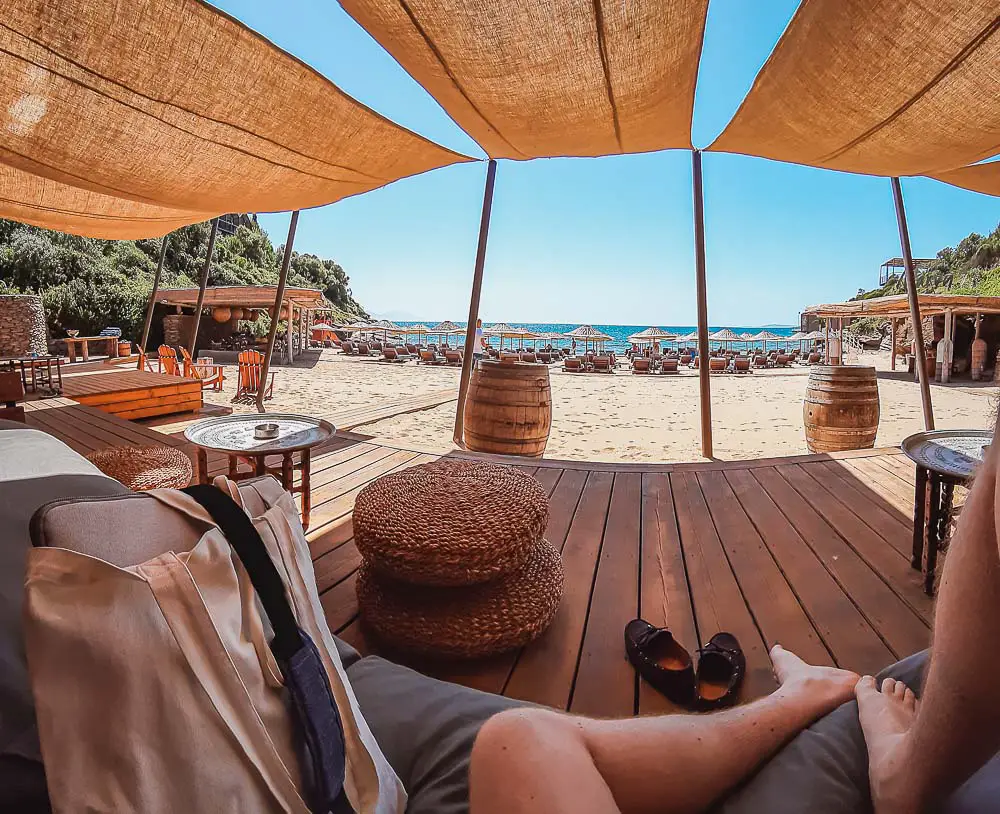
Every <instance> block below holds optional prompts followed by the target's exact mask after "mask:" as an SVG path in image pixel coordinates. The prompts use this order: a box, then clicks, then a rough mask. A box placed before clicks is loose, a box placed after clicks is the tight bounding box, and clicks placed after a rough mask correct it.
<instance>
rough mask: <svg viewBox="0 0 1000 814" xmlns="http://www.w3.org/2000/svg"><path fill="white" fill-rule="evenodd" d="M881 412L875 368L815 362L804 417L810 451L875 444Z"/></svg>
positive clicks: (804, 403)
mask: <svg viewBox="0 0 1000 814" xmlns="http://www.w3.org/2000/svg"><path fill="white" fill-rule="evenodd" d="M878 416H879V405H878V381H877V380H876V378H875V368H873V367H863V366H861V365H815V366H814V367H813V368H812V370H811V371H810V372H809V383H808V385H807V386H806V397H805V400H804V401H803V402H802V419H803V421H804V422H805V425H806V445H807V446H808V447H809V451H810V452H839V451H841V450H845V449H865V448H870V447H873V446H875V433H876V432H878Z"/></svg>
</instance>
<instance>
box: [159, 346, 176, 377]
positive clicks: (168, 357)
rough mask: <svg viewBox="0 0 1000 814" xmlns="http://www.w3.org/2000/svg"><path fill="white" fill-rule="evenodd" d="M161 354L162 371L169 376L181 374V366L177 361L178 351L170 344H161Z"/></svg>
mask: <svg viewBox="0 0 1000 814" xmlns="http://www.w3.org/2000/svg"><path fill="white" fill-rule="evenodd" d="M158 354H159V356H160V373H165V374H166V375H167V376H180V375H181V366H180V365H179V364H178V363H177V351H175V350H174V349H173V348H172V347H170V345H160V349H159V351H158Z"/></svg>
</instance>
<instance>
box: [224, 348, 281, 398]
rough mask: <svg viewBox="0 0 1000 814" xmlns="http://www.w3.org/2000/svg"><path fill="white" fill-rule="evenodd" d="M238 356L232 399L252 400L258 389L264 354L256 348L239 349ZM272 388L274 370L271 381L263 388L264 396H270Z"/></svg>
mask: <svg viewBox="0 0 1000 814" xmlns="http://www.w3.org/2000/svg"><path fill="white" fill-rule="evenodd" d="M237 358H238V365H239V383H238V384H237V385H236V395H235V396H233V401H253V400H255V399H256V398H257V391H258V390H259V389H260V377H261V374H262V373H263V371H264V354H262V353H261V352H260V351H256V350H245V351H241V352H240V355H239V357H237ZM273 390H274V372H273V371H272V372H271V381H270V382H268V384H267V387H266V388H265V389H264V398H265V399H269V398H271V395H272V392H273Z"/></svg>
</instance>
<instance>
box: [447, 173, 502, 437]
mask: <svg viewBox="0 0 1000 814" xmlns="http://www.w3.org/2000/svg"><path fill="white" fill-rule="evenodd" d="M496 178H497V162H496V160H495V159H493V158H491V159H490V161H489V164H488V165H487V167H486V188H485V189H484V191H483V214H482V217H481V218H480V220H479V246H478V248H477V249H476V269H475V272H474V274H473V276H472V296H471V297H470V298H469V324H468V325H467V326H466V328H465V355H464V356H463V357H462V379H461V381H460V382H459V384H458V405H457V406H456V408H455V435H454V439H455V443H456V444H457V445H458V446H459V447H461V448H462V449H464V448H465V400H466V398H467V397H468V394H469V381H470V379H472V363H473V361H475V359H474V357H473V354H474V353H476V352H477V351H478V350H479V349H478V348H477V347H476V322H477V320H478V319H479V298H480V296H481V295H482V293H483V269H484V268H485V267H486V242H487V240H488V238H489V236H490V214H491V213H492V211H493V187H494V185H495V184H496ZM500 344H501V346H502V345H503V337H501V338H500Z"/></svg>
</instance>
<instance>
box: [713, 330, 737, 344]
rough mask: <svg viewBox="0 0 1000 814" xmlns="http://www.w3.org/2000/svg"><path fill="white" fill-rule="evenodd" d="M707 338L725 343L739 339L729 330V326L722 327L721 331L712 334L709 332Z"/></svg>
mask: <svg viewBox="0 0 1000 814" xmlns="http://www.w3.org/2000/svg"><path fill="white" fill-rule="evenodd" d="M708 338H709V339H711V340H712V341H713V342H719V343H723V342H724V343H726V344H727V345H728V344H729V343H730V342H739V341H740V338H739V337H738V336H737V335H736V334H735V333H733V332H732V331H731V330H729V328H723V329H722V330H721V331H716V332H715V333H714V334H710V335H709V337H708Z"/></svg>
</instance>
